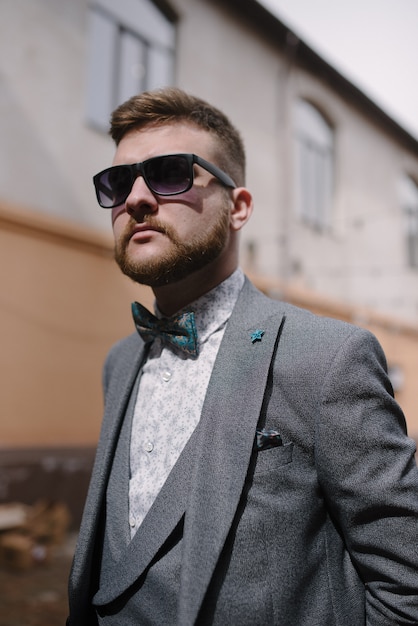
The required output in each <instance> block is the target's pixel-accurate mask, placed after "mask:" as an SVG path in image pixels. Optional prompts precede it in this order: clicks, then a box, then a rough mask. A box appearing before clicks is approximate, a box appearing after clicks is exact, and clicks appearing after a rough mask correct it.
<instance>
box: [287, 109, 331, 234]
mask: <svg viewBox="0 0 418 626" xmlns="http://www.w3.org/2000/svg"><path fill="white" fill-rule="evenodd" d="M295 121H296V172H297V211H298V214H299V215H300V217H301V218H302V219H303V221H304V222H306V223H307V224H308V225H309V226H311V227H313V228H316V229H319V230H324V229H326V228H328V227H329V226H330V220H331V200H332V189H333V141H334V137H333V131H332V129H331V127H330V126H329V125H328V123H327V122H326V121H325V119H324V117H323V116H322V115H321V113H320V112H319V111H318V110H317V109H316V108H315V107H314V106H312V104H310V103H309V102H307V101H306V100H302V99H300V100H298V101H297V103H296V110H295Z"/></svg>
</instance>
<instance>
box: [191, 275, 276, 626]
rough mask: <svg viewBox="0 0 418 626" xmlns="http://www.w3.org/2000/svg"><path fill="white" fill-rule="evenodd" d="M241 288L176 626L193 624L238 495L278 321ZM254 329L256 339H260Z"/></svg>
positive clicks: (196, 488)
mask: <svg viewBox="0 0 418 626" xmlns="http://www.w3.org/2000/svg"><path fill="white" fill-rule="evenodd" d="M279 306H280V305H278V303H276V302H273V301H272V300H270V299H268V298H265V296H263V295H262V294H260V292H258V291H257V290H256V289H254V288H253V287H252V285H251V284H250V283H248V282H247V283H246V284H245V286H244V288H243V291H242V293H241V295H240V298H239V299H238V302H237V305H236V307H235V309H234V311H233V314H232V316H231V319H230V321H229V323H228V326H227V329H226V332H225V336H224V339H223V341H222V344H221V347H220V349H219V353H218V357H217V360H216V363H215V367H214V370H213V373H212V377H211V380H210V385H209V389H208V393H207V396H206V399H205V403H204V407H203V411H202V417H201V428H200V430H199V443H198V453H197V461H196V463H195V469H194V474H193V478H192V482H191V494H190V498H189V501H188V504H187V511H186V517H185V527H184V542H185V545H184V550H183V554H184V562H183V565H182V580H181V597H180V606H179V624H182V625H185V624H193V623H195V621H196V619H197V618H198V612H199V609H200V606H201V604H202V602H203V599H204V595H205V593H206V591H207V588H208V586H209V583H210V580H211V578H212V575H213V573H214V570H215V567H216V564H217V562H218V559H219V557H220V554H221V551H222V548H223V546H224V544H225V541H226V538H227V536H228V533H229V530H230V528H231V526H232V523H233V520H234V517H235V514H236V512H237V508H238V505H239V501H240V498H241V495H242V492H243V488H244V483H245V478H246V474H247V471H248V467H249V463H250V458H251V453H252V450H253V444H254V437H255V431H256V427H257V422H258V420H259V417H260V413H261V409H262V405H263V399H264V394H265V390H266V385H267V379H268V374H269V369H270V365H271V362H272V358H273V355H274V351H275V347H276V344H277V339H278V334H279V331H280V327H281V324H282V321H283V315H282V313H281V311H280V309H279ZM256 331H263V333H258V335H260V334H261V335H262V336H261V339H260V340H258V339H256V338H255V337H256V336H257V335H254V334H253V333H255V332H256Z"/></svg>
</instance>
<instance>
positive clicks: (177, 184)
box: [145, 155, 193, 195]
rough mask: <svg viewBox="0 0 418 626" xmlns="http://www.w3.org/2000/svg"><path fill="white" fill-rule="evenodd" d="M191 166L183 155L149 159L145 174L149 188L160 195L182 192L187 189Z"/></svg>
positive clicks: (189, 181)
mask: <svg viewBox="0 0 418 626" xmlns="http://www.w3.org/2000/svg"><path fill="white" fill-rule="evenodd" d="M192 175H193V172H192V168H191V167H190V166H189V163H188V161H187V159H186V158H185V157H183V156H176V155H173V156H163V157H157V158H155V159H150V161H148V163H146V165H145V176H146V179H147V182H148V184H149V186H150V187H151V189H152V190H153V191H155V193H158V194H161V195H170V194H173V193H182V192H183V191H186V189H189V187H190V183H191V177H192Z"/></svg>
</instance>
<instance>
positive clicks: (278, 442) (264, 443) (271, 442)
mask: <svg viewBox="0 0 418 626" xmlns="http://www.w3.org/2000/svg"><path fill="white" fill-rule="evenodd" d="M255 432H256V435H255V443H256V447H257V450H259V451H260V450H268V449H269V448H277V447H278V446H282V445H283V440H282V437H281V435H280V434H279V433H278V432H277V430H264V428H263V429H262V430H258V429H257V430H256V431H255Z"/></svg>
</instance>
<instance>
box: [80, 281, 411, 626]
mask: <svg viewBox="0 0 418 626" xmlns="http://www.w3.org/2000/svg"><path fill="white" fill-rule="evenodd" d="M256 329H260V330H263V331H264V334H263V336H262V338H261V340H260V341H255V342H253V341H252V340H251V334H252V333H253V332H254V331H255V330H256ZM143 351H144V344H143V342H142V341H141V339H140V338H139V336H137V335H136V334H135V335H132V336H130V337H128V338H127V339H125V340H123V341H122V342H120V343H119V344H117V345H116V346H115V347H114V348H113V349H112V351H111V353H110V355H109V357H108V360H107V363H106V366H105V370H104V386H105V391H106V408H105V416H104V421H103V428H102V433H101V438H100V442H99V445H98V450H97V457H96V462H95V467H94V470H93V475H92V479H91V485H90V489H89V494H88V497H87V501H86V506H85V512H84V516H83V521H82V525H81V529H80V534H79V541H78V547H77V550H76V554H75V558H74V563H73V568H72V573H71V577H70V588H69V589H70V590H69V600H70V617H69V620H68V624H69V625H70V626H84V625H89V626H90V625H91V624H97V623H99V624H106V625H108V624H109V625H113V624H114V625H116V624H117V625H118V626H129V625H131V624H132V625H133V624H144V625H148V624H155V625H157V626H160V625H165V624H167V625H170V626H173V625H175V624H178V625H179V626H189V625H190V626H191V625H192V624H199V625H205V624H212V625H219V626H221V625H222V626H225V625H228V626H245V625H247V624H248V625H249V626H250V625H251V626H255V625H258V624H259V625H260V626H266V625H268V624H278V625H283V626H328V625H330V626H331V625H334V626H336V625H341V626H347V624H350V626H351V625H353V626H361V625H363V624H365V625H367V626H389V625H390V626H395V624H396V625H397V624H409V625H411V624H418V473H417V468H416V465H415V461H414V451H415V446H414V443H413V442H412V441H411V440H410V439H408V438H407V436H406V434H405V421H404V417H403V415H402V412H401V410H400V408H399V407H398V405H397V404H396V402H395V401H394V400H393V397H392V391H391V386H390V383H389V381H388V378H387V375H386V370H385V368H386V364H385V358H384V355H383V353H382V350H381V348H380V346H379V344H378V343H377V341H376V339H375V338H374V337H373V336H372V335H371V334H370V333H368V332H367V331H365V330H362V329H359V328H356V327H354V326H351V325H349V324H345V323H343V322H339V321H336V320H329V319H324V318H320V317H318V316H315V315H313V314H311V313H309V312H307V311H303V310H301V309H297V308H295V307H293V306H291V305H288V304H284V303H280V302H276V301H273V300H270V299H269V298H267V297H265V296H264V295H262V294H261V293H260V292H258V291H257V290H256V289H255V288H254V287H253V286H252V285H251V284H250V283H249V282H248V281H247V282H246V284H245V285H244V288H243V290H242V293H241V295H240V297H239V300H238V302H237V304H236V307H235V309H234V311H233V314H232V316H231V318H230V321H229V323H228V326H227V329H226V332H225V335H224V339H223V341H222V344H221V347H220V350H219V353H218V357H217V360H216V363H215V366H214V370H213V373H212V377H211V380H210V384H209V388H208V391H207V395H206V399H205V403H204V407H203V411H202V416H201V420H200V423H199V426H198V427H197V429H196V431H195V433H194V434H193V436H192V438H191V439H190V441H189V442H188V444H187V446H186V448H185V450H184V451H183V453H182V455H181V456H180V458H179V460H178V462H177V464H176V465H175V467H174V469H173V470H172V472H171V474H170V476H169V478H168V480H167V482H166V484H165V485H164V487H163V489H162V491H161V492H160V494H159V496H158V497H157V499H156V501H155V503H154V505H153V506H152V508H151V510H150V511H149V513H148V515H147V516H146V518H145V520H144V522H143V524H142V526H141V527H140V529H139V530H138V533H137V535H136V536H135V538H134V540H133V541H132V542H130V541H129V538H128V535H127V533H128V531H127V519H126V511H127V504H126V502H125V503H124V497H123V498H121V499H119V500H118V499H117V498H116V499H115V500H114V501H112V500H110V501H109V491H110V489H108V483H109V476H110V472H111V469H112V463H113V459H114V457H115V449H116V444H117V441H118V439H119V438H120V437H121V429H122V439H123V432H124V429H123V423H124V420H125V435H124V436H125V437H128V439H127V441H129V434H126V433H128V430H129V429H128V428H126V419H127V416H128V415H129V412H130V410H129V409H128V406H129V401H130V398H132V395H133V391H132V390H133V387H134V383H135V379H136V378H137V374H138V371H139V369H140V366H141V362H142V358H143ZM131 402H132V400H131ZM257 428H265V429H274V430H276V431H279V432H280V434H281V436H282V440H283V445H282V446H278V447H274V448H271V449H266V450H262V451H257V449H256V446H255V445H254V442H255V433H256V429H257ZM120 459H122V461H121V460H120ZM124 461H125V462H124ZM115 463H116V461H115ZM127 463H128V461H127V460H126V458H125V459H124V460H123V456H120V455H119V461H118V462H117V463H116V465H117V467H114V468H113V475H114V476H116V477H119V478H120V477H121V476H123V477H124V478H123V479H124V480H126V479H127V476H128V473H127V472H128V470H127ZM106 492H108V496H107V497H108V502H107V504H106ZM109 502H111V505H109ZM105 518H106V519H105ZM103 536H105V541H104V540H103ZM103 543H105V546H106V545H107V544H109V545H110V551H109V550H108V548H106V549H105V552H106V553H108V554H111V555H112V558H111V559H110V561H109V559H107V560H106V566H105V567H104V566H103V567H102V568H101V566H100V563H101V559H102V552H103ZM100 569H101V573H100ZM93 605H94V606H93Z"/></svg>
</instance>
